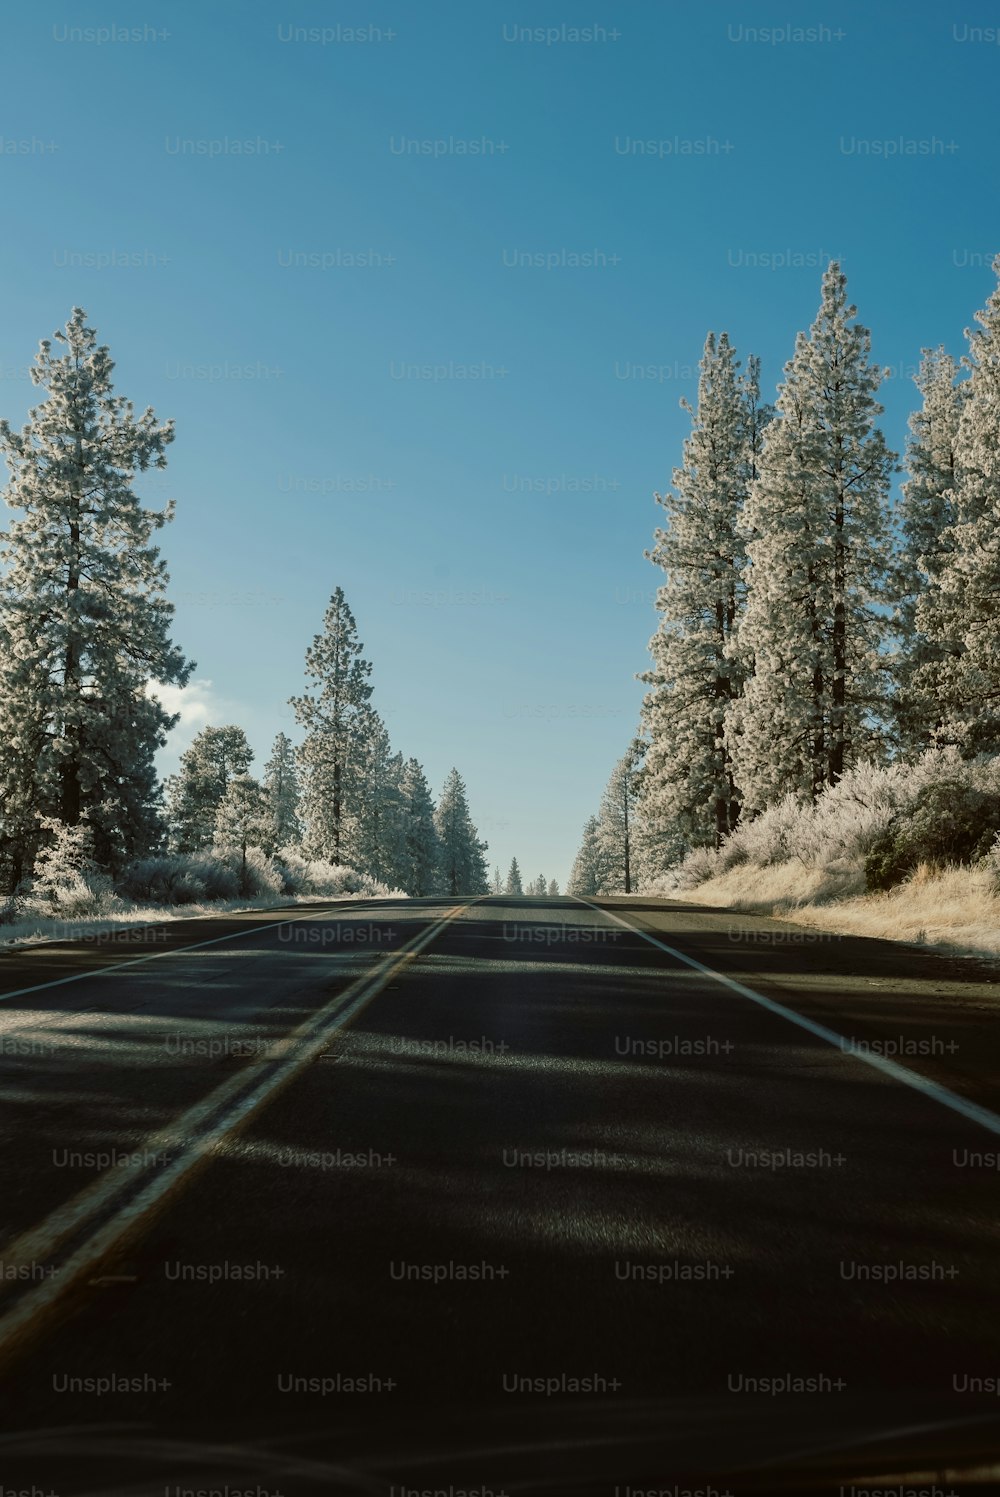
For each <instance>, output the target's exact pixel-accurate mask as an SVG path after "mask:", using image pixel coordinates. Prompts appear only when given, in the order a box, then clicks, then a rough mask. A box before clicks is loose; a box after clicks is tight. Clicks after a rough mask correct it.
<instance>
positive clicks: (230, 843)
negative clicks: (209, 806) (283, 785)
mask: <svg viewBox="0 0 1000 1497" xmlns="http://www.w3.org/2000/svg"><path fill="white" fill-rule="evenodd" d="M269 824H270V807H269V805H268V800H267V795H266V794H265V792H264V789H263V787H262V786H261V784H260V783H259V781H257V780H255V779H254V777H253V775H249V774H242V773H241V774H234V775H233V776H232V777H231V779H230V780H229V782H228V784H227V785H226V789H225V792H224V794H223V796H222V799H221V800H220V802H219V805H218V809H217V810H216V813H215V829H214V836H213V843H214V845H215V846H216V847H220V848H224V849H226V850H232V851H235V852H238V853H239V855H240V893H241V894H242V895H247V894H249V893H250V892H251V890H250V888H249V886H248V883H247V852H248V850H249V849H250V848H251V847H262V846H263V845H264V840H265V838H266V836H267V834H268V828H269Z"/></svg>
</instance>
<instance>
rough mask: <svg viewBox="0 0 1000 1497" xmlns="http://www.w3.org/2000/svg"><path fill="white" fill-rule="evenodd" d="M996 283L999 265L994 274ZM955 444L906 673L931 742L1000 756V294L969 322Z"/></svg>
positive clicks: (999, 260)
mask: <svg viewBox="0 0 1000 1497" xmlns="http://www.w3.org/2000/svg"><path fill="white" fill-rule="evenodd" d="M993 268H994V270H995V271H996V272H997V274H998V276H1000V255H998V256H997V258H996V260H995V261H994V265H993ZM976 321H977V322H978V323H979V327H978V328H973V329H969V330H967V332H966V337H967V338H968V340H969V352H968V355H967V357H966V360H965V363H966V366H967V368H968V370H969V379H968V381H967V384H966V392H965V396H964V399H963V403H962V414H961V420H960V422H959V427H958V437H957V442H956V447H957V461H956V473H955V483H954V486H953V488H952V489H951V490H950V491H948V492H947V494H946V500H945V502H946V504H947V505H948V506H950V507H951V513H950V515H949V518H950V519H951V524H950V525H949V526H948V528H947V529H945V530H944V531H943V533H942V536H941V545H940V554H939V555H938V556H936V557H935V558H934V562H933V565H932V566H929V567H928V569H927V570H928V574H929V585H928V587H927V589H926V591H925V592H924V593H923V594H922V595H921V597H920V599H919V601H918V603H917V609H916V628H917V631H918V632H919V634H921V635H923V636H924V637H925V638H926V639H927V640H929V641H930V642H931V646H932V650H931V654H930V658H929V659H925V660H923V661H921V662H920V663H919V664H918V666H917V669H916V671H915V681H914V685H915V689H916V692H917V694H918V697H920V698H922V699H923V700H924V701H926V702H929V703H930V704H932V705H933V709H934V712H935V717H934V725H933V734H934V738H935V741H937V742H939V743H946V744H948V743H950V744H955V745H957V746H958V747H959V748H960V750H961V751H962V753H964V754H969V755H971V754H976V753H992V754H995V753H997V752H1000V649H998V647H997V640H998V638H1000V286H997V287H996V288H995V289H994V291H993V293H992V295H991V296H990V298H989V300H988V302H987V304H986V306H985V307H984V308H983V310H982V311H981V312H977V313H976Z"/></svg>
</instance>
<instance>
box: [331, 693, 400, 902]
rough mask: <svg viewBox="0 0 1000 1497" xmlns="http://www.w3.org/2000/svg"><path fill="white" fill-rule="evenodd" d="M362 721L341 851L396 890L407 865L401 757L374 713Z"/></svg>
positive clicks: (346, 857) (350, 861) (370, 711)
mask: <svg viewBox="0 0 1000 1497" xmlns="http://www.w3.org/2000/svg"><path fill="white" fill-rule="evenodd" d="M365 721H366V731H365V734H364V738H363V740H362V741H361V743H360V745H359V749H358V757H357V766H358V774H357V776H356V783H355V786H354V791H353V795H352V803H351V814H350V818H349V821H348V823H347V826H346V829H345V834H344V838H343V848H342V850H343V853H344V856H345V860H346V861H347V862H348V863H350V864H351V866H352V867H354V868H357V869H359V870H360V871H361V872H363V873H370V874H371V876H372V877H373V878H377V879H379V880H380V881H381V882H382V883H384V884H388V885H389V886H390V888H395V887H398V886H400V885H401V882H402V879H403V877H404V873H405V868H404V865H405V862H406V856H405V851H404V840H405V826H404V809H403V788H402V779H403V756H402V754H394V753H393V752H392V745H391V744H390V742H389V733H388V730H387V729H386V726H385V723H384V722H383V721H382V719H381V717H379V715H378V713H377V712H375V711H374V710H373V709H369V710H368V712H367V714H366V718H365Z"/></svg>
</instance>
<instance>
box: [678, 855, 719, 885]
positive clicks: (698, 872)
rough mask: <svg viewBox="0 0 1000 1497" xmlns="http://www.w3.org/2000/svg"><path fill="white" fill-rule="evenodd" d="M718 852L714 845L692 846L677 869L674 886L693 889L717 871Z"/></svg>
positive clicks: (713, 876) (705, 881) (714, 875)
mask: <svg viewBox="0 0 1000 1497" xmlns="http://www.w3.org/2000/svg"><path fill="white" fill-rule="evenodd" d="M719 871H720V870H719V854H718V853H717V852H716V850H715V848H714V847H693V848H692V849H691V851H690V852H689V853H688V854H687V856H686V857H685V858H684V859H683V861H682V862H681V864H680V867H679V868H678V869H677V874H676V883H675V885H674V887H675V888H678V889H693V888H694V887H695V885H696V884H704V883H707V882H708V880H709V879H710V878H715V877H716V875H717V874H718V873H719Z"/></svg>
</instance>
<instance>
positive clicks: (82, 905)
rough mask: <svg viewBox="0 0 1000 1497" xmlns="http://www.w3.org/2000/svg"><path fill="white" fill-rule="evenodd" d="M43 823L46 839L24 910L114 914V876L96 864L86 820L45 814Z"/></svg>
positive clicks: (69, 914) (85, 915)
mask: <svg viewBox="0 0 1000 1497" xmlns="http://www.w3.org/2000/svg"><path fill="white" fill-rule="evenodd" d="M41 826H42V830H43V832H44V833H45V841H44V842H43V843H42V846H41V847H40V849H39V851H38V854H37V856H36V858H35V867H34V872H33V874H32V878H31V883H30V887H29V891H28V895H27V897H26V899H25V901H24V906H23V909H24V912H25V913H26V914H28V915H58V916H59V917H61V918H66V917H72V918H74V919H100V918H101V917H102V916H105V915H109V914H112V913H113V912H114V911H115V909H116V908H117V907H118V906H119V903H120V901H119V900H118V899H117V897H116V896H115V893H114V891H113V889H112V885H111V880H110V879H109V878H108V877H107V876H106V875H105V874H103V873H101V872H100V871H99V870H98V869H97V868H96V867H95V866H94V864H93V861H92V858H91V845H92V844H91V833H90V828H89V827H88V826H87V825H86V823H85V822H81V823H80V824H79V825H78V826H64V825H63V823H62V822H59V821H53V820H52V819H51V818H48V817H46V818H45V819H44V820H43V821H42V823H41Z"/></svg>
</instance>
